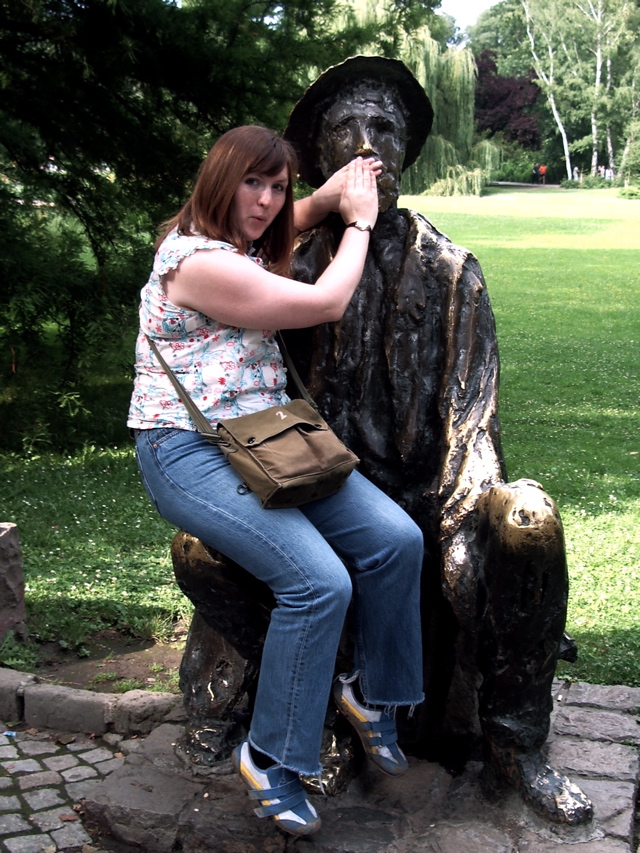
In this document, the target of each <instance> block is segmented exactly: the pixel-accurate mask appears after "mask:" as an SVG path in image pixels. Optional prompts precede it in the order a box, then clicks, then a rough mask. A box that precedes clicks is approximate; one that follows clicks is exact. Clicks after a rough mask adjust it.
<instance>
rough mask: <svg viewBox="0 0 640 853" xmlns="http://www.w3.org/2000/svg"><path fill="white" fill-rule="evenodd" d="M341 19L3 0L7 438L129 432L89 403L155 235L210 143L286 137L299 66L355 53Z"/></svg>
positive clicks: (115, 361) (234, 3)
mask: <svg viewBox="0 0 640 853" xmlns="http://www.w3.org/2000/svg"><path fill="white" fill-rule="evenodd" d="M397 5H398V7H399V12H398V14H399V19H400V20H403V19H404V18H407V21H409V19H410V17H411V15H412V14H413V13H414V7H416V8H417V5H416V4H415V3H411V2H404V3H400V2H398V4H397ZM419 5H421V6H425V7H429V6H430V5H432V4H431V3H429V2H427V3H426V4H425V3H423V4H419ZM341 8H342V7H341V5H340V3H339V0H319V2H314V3H313V4H309V3H307V2H306V0H285V2H284V3H273V2H261V3H258V2H251V0H249V2H244V0H224V2H223V0H191V2H189V0H186V2H184V3H183V4H182V5H181V6H178V5H177V4H175V3H173V2H165V0H84V2H76V0H0V175H1V177H2V182H1V183H0V274H1V275H2V282H3V285H2V290H1V291H0V311H1V313H0V346H1V349H0V353H1V355H0V377H1V381H2V392H1V393H0V418H1V419H2V422H3V425H6V426H5V428H4V429H3V431H2V436H1V437H0V444H2V445H4V446H5V447H8V448H10V449H12V450H16V449H19V448H20V446H24V447H25V448H27V449H33V448H34V447H36V446H38V445H40V444H49V445H51V446H56V447H67V446H73V445H75V444H77V443H78V442H82V441H84V440H87V439H88V438H89V439H90V438H92V437H95V436H96V435H98V436H99V439H100V441H110V440H117V439H120V438H122V431H123V424H124V419H125V415H126V402H125V401H123V402H122V404H121V408H119V409H118V418H119V419H120V420H119V422H116V421H114V423H112V424H109V423H105V422H104V420H103V418H102V416H101V413H100V409H101V406H100V398H101V397H104V395H105V394H106V395H107V396H109V397H113V395H114V394H116V396H117V397H118V399H119V395H120V394H121V393H122V389H123V388H126V387H127V386H128V384H129V382H130V369H129V368H125V367H124V366H123V361H124V355H123V353H124V352H126V361H127V362H130V361H131V359H132V332H133V330H134V329H135V326H136V325H137V322H136V318H135V307H136V304H137V293H138V291H139V289H140V287H141V286H142V284H143V283H144V281H145V279H146V276H147V273H148V269H149V267H150V262H151V258H152V244H153V236H154V230H155V227H156V225H157V224H158V223H160V222H161V221H162V220H163V219H165V218H167V217H168V216H169V215H171V214H172V213H173V212H175V210H176V209H177V208H178V207H179V206H180V204H181V203H182V201H183V200H184V198H185V197H186V194H187V192H188V187H189V184H190V182H191V181H192V179H193V177H194V175H195V172H196V170H197V168H198V166H199V164H200V162H201V160H202V157H203V155H204V153H206V150H207V149H208V148H209V147H210V145H211V144H212V142H213V141H214V140H215V138H216V137H217V136H218V135H219V134H220V133H222V132H224V131H225V130H227V129H229V128H230V127H232V126H234V125H237V124H246V123H259V124H265V125H268V126H271V127H274V128H275V129H278V128H281V127H282V126H283V125H284V123H285V120H286V116H287V114H288V111H289V109H290V107H291V105H292V103H293V101H294V100H295V99H296V97H297V96H298V95H299V94H300V93H301V92H302V91H303V89H304V87H305V85H306V83H307V80H308V78H309V76H311V75H312V72H311V71H310V70H309V69H310V68H313V67H320V68H322V67H325V66H326V65H329V64H331V63H332V62H336V61H339V60H341V59H342V58H343V57H344V56H345V55H348V54H349V53H351V52H354V51H355V49H356V45H357V44H358V43H359V42H358V39H359V38H360V37H361V36H363V37H364V34H365V32H366V29H365V28H364V27H358V26H355V25H353V26H352V25H351V24H350V23H349V22H347V24H346V25H345V26H344V27H343V29H342V30H341V31H340V32H337V31H336V29H335V26H334V18H335V16H336V14H337V12H338V10H339V9H341ZM107 349H108V350H109V356H108V358H107V356H106V355H105V353H106V351H107ZM96 430H97V432H96Z"/></svg>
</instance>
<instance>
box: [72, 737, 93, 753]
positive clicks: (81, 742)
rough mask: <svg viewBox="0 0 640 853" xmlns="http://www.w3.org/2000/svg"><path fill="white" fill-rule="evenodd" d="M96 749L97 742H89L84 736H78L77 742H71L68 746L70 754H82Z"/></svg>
mask: <svg viewBox="0 0 640 853" xmlns="http://www.w3.org/2000/svg"><path fill="white" fill-rule="evenodd" d="M94 747H95V742H94V741H93V740H89V739H88V738H86V737H85V736H84V735H78V736H77V737H76V739H75V740H73V741H71V743H68V744H66V749H68V750H69V752H82V751H83V750H85V749H86V750H89V749H93V748H94Z"/></svg>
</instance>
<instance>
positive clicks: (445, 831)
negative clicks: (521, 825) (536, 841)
mask: <svg viewBox="0 0 640 853" xmlns="http://www.w3.org/2000/svg"><path fill="white" fill-rule="evenodd" d="M345 849H350V848H345ZM512 850H513V843H512V839H511V838H510V837H509V835H507V833H505V832H503V831H501V830H499V829H496V828H495V827H493V826H491V825H490V824H482V823H474V822H469V821H467V822H465V823H464V824H459V825H457V826H456V825H451V824H448V823H445V822H443V823H439V824H438V825H437V826H434V827H433V828H430V829H429V830H428V831H427V832H426V833H425V834H424V835H420V836H418V837H417V838H416V839H415V841H412V842H411V851H412V853H432V851H433V853H435V851H437V853H488V851H491V853H512Z"/></svg>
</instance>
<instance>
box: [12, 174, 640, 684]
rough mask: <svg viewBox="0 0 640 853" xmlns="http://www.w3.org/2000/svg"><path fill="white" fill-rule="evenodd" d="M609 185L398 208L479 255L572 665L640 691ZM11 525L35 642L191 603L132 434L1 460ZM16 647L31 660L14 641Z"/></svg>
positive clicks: (626, 351) (639, 474) (638, 230)
mask: <svg viewBox="0 0 640 853" xmlns="http://www.w3.org/2000/svg"><path fill="white" fill-rule="evenodd" d="M615 192H616V191H615V190H611V191H610V190H593V191H566V190H553V189H534V190H523V191H520V192H514V191H505V190H498V191H492V192H491V193H490V194H489V195H487V196H486V197H482V198H437V197H419V198H411V199H406V198H405V199H402V200H401V203H402V204H405V205H406V206H411V207H414V208H416V209H418V210H420V211H422V212H423V213H425V215H426V216H427V217H429V218H430V219H432V220H433V222H434V223H435V224H436V225H437V227H439V228H440V229H441V230H442V231H444V232H445V233H447V234H448V235H449V236H450V237H451V238H452V239H453V240H454V241H455V242H457V243H460V244H462V245H465V246H467V247H468V248H469V249H471V250H472V251H473V252H474V253H475V254H476V255H477V256H478V258H479V260H480V262H481V264H482V268H483V270H484V273H485V278H486V280H487V283H488V287H489V293H490V295H491V299H492V303H493V306H494V311H495V314H496V322H497V327H498V338H499V341H500V350H501V363H502V383H501V395H500V400H501V420H502V426H503V444H504V451H505V456H506V460H507V466H508V469H509V476H510V478H511V479H516V478H518V477H524V476H526V477H532V478H534V479H537V480H539V481H540V482H541V483H542V484H543V486H544V487H545V489H546V490H547V491H548V492H549V493H550V494H551V495H552V496H553V497H554V498H555V499H556V500H557V502H558V504H559V506H560V510H561V513H562V517H563V520H564V525H565V533H566V540H567V554H568V561H569V570H570V576H571V597H570V611H569V621H568V630H569V631H570V633H572V634H573V635H574V636H575V637H576V639H577V640H578V642H579V645H580V659H579V662H578V664H576V665H573V666H569V665H564V664H563V665H562V674H563V675H566V676H567V677H572V678H579V679H582V680H586V681H591V682H592V683H600V684H616V683H618V684H628V685H632V686H640V666H639V665H638V660H640V621H639V620H640V572H639V571H638V565H639V563H640V456H639V454H640V436H639V434H638V407H639V400H640V393H639V392H640V379H639V370H640V368H639V364H640V358H639V356H640V299H639V297H640V292H639V291H640V276H639V273H638V268H639V261H640V251H639V250H640V202H636V201H630V200H623V199H619V198H617V197H616V195H615ZM119 417H121V418H123V419H124V417H125V412H124V411H122V412H121V413H120V415H119ZM0 519H2V520H5V521H13V522H15V523H17V524H18V527H19V529H20V535H21V542H22V550H23V559H24V566H25V574H26V583H27V605H28V624H29V627H30V630H31V631H32V635H33V637H34V639H35V640H39V641H44V640H52V639H53V640H58V641H61V642H62V643H65V644H66V645H67V646H68V647H70V648H75V649H79V650H81V649H82V643H83V642H84V641H85V640H86V638H87V637H88V636H89V635H91V634H92V633H94V632H95V631H97V630H99V629H101V628H104V627H112V626H115V627H118V628H120V629H121V630H125V631H128V632H130V633H132V634H134V635H136V636H141V637H152V636H156V637H160V638H166V637H167V636H168V635H169V632H170V630H171V626H172V624H173V621H174V620H175V619H177V618H180V617H182V616H185V615H188V614H189V613H190V612H191V608H190V605H189V604H188V602H187V600H186V599H185V598H184V596H183V595H182V594H181V592H180V591H179V589H178V588H177V585H176V584H175V581H174V578H173V573H172V569H171V564H170V559H169V545H170V542H171V538H172V535H173V528H171V527H170V526H169V525H168V524H166V523H165V522H164V521H162V519H160V518H159V517H158V515H157V514H156V512H155V510H154V509H153V507H152V506H151V504H150V502H149V500H148V498H147V496H146V494H145V492H144V490H143V488H142V486H141V484H140V481H139V478H138V474H137V471H136V467H135V461H134V457H133V451H132V447H131V446H130V445H126V446H123V447H122V448H120V449H117V450H101V449H99V448H88V449H86V450H84V451H83V452H81V453H77V454H73V455H67V456H60V455H56V454H50V455H48V454H44V455H42V456H35V455H32V456H30V457H28V458H21V457H19V456H17V455H11V454H6V455H4V456H0ZM30 651H31V654H33V650H32V649H31V650H30ZM6 654H7V658H3V652H2V648H0V660H7V662H9V661H12V662H13V663H12V665H17V666H18V668H19V663H20V659H19V655H20V649H19V648H17V647H16V644H11V643H7V644H6ZM26 658H27V655H26V652H25V658H24V659H25V660H26ZM16 661H17V663H16ZM28 662H29V661H28V660H27V663H28Z"/></svg>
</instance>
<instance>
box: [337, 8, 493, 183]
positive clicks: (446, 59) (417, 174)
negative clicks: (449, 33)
mask: <svg viewBox="0 0 640 853" xmlns="http://www.w3.org/2000/svg"><path fill="white" fill-rule="evenodd" d="M427 5H428V6H430V7H433V6H434V5H436V4H435V3H430V4H427ZM352 12H353V14H354V15H355V18H356V20H357V21H358V23H360V24H361V25H362V26H363V27H366V28H368V29H370V31H371V32H373V33H377V34H379V35H377V36H376V37H375V38H374V39H373V40H372V41H371V43H370V44H369V45H367V46H366V47H365V49H364V50H363V51H362V52H363V53H370V54H372V53H382V54H384V55H386V56H391V57H392V58H394V59H401V60H402V61H403V62H404V63H405V64H406V65H407V66H408V67H409V68H410V69H411V71H412V72H413V73H414V74H415V76H416V78H417V80H418V81H419V83H420V84H421V85H422V86H423V87H424V90H425V91H426V93H427V95H428V96H429V99H430V101H431V103H432V105H433V109H434V114H435V115H434V123H433V129H432V131H431V134H430V135H429V138H428V139H427V142H426V145H425V147H424V149H423V151H422V153H421V155H420V157H419V158H418V160H417V161H416V163H414V165H413V166H411V168H410V169H408V170H407V171H406V172H405V173H404V175H403V179H402V188H403V191H404V192H407V193H412V194H417V193H420V192H423V191H424V190H425V189H427V188H428V187H429V186H431V184H433V183H434V182H435V181H437V180H440V179H442V178H445V177H447V175H448V174H449V173H450V170H451V169H452V168H454V167H456V166H460V165H463V166H464V165H466V164H467V163H468V162H469V159H470V156H471V151H472V144H473V131H474V94H475V80H476V66H475V61H474V59H473V55H472V53H471V51H469V50H460V49H458V48H446V47H443V45H442V44H441V43H440V42H438V41H436V39H434V38H432V36H431V30H430V28H429V25H428V24H427V23H421V24H419V25H418V26H414V27H413V28H412V29H410V28H409V27H406V26H405V27H403V26H398V20H397V11H396V7H395V6H394V4H388V3H381V2H379V0H353V4H352Z"/></svg>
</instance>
